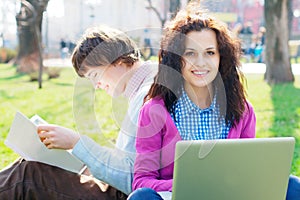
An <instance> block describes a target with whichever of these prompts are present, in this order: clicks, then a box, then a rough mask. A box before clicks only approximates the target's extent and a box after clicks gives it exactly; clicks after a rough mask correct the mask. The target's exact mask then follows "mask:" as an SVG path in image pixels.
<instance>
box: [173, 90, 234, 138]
mask: <svg viewBox="0 0 300 200" xmlns="http://www.w3.org/2000/svg"><path fill="white" fill-rule="evenodd" d="M172 109H173V110H174V113H175V116H174V114H173V113H171V116H172V119H173V121H174V122H175V125H176V127H177V129H178V131H179V133H180V136H181V138H182V139H183V140H212V139H226V138H227V135H228V132H229V130H230V127H231V125H230V124H229V125H226V123H225V118H224V117H222V118H221V119H219V116H220V108H219V105H217V103H216V95H215V96H214V98H213V101H212V103H211V105H210V107H208V108H206V109H201V108H199V107H198V106H197V105H196V104H194V103H193V102H192V101H191V100H190V98H189V97H188V95H187V93H186V92H185V91H183V93H182V96H181V97H180V98H179V99H178V100H177V102H176V104H174V105H173V107H172Z"/></svg>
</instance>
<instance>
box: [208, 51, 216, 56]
mask: <svg viewBox="0 0 300 200" xmlns="http://www.w3.org/2000/svg"><path fill="white" fill-rule="evenodd" d="M207 54H208V55H215V52H214V51H208V52H207Z"/></svg>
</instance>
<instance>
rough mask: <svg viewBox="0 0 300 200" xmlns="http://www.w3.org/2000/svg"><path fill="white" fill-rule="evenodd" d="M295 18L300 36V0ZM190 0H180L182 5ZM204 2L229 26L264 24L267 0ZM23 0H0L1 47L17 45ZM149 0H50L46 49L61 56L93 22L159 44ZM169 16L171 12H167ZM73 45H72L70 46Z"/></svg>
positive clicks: (161, 1) (159, 4)
mask: <svg viewBox="0 0 300 200" xmlns="http://www.w3.org/2000/svg"><path fill="white" fill-rule="evenodd" d="M292 1H293V2H292V4H293V8H294V10H293V15H294V19H293V22H292V36H293V37H294V38H295V39H300V1H299V0H292ZM168 2H169V0H152V3H153V6H154V7H156V8H157V9H158V11H159V12H160V13H161V15H162V16H163V15H164V14H163V13H164V12H167V9H166V8H167V6H168ZM186 2H187V0H181V4H182V6H185V5H186ZM201 2H202V4H203V5H204V6H205V7H207V8H208V9H209V10H210V11H211V12H213V13H215V15H216V16H217V17H220V19H221V20H223V21H225V22H226V23H227V24H228V25H229V26H230V27H232V28H233V27H234V26H235V25H236V24H237V23H241V24H244V23H251V25H252V31H253V32H254V33H257V32H258V30H259V27H260V26H263V25H264V16H263V12H264V7H263V6H264V0H218V1H215V0H203V1H201ZM19 5H20V1H15V0H1V4H0V47H2V46H5V47H8V48H16V46H17V44H18V41H17V31H16V30H17V28H16V20H15V13H16V11H17V9H18V7H19ZM147 6H148V2H147V0H126V1H124V0H49V3H48V7H47V11H46V12H45V14H44V19H43V27H42V37H43V38H42V40H43V46H44V50H45V53H46V54H48V55H49V56H59V49H60V41H61V39H64V40H65V41H66V42H69V43H70V44H71V48H72V45H73V46H74V43H75V42H76V41H77V40H78V39H79V37H80V36H81V34H82V33H83V31H84V30H85V29H86V28H87V27H90V26H93V25H99V24H107V25H109V26H112V27H115V28H118V29H121V30H123V31H128V32H127V33H128V34H129V35H131V36H132V37H133V38H134V39H135V40H136V41H137V42H138V43H139V44H140V45H143V42H144V41H149V40H150V41H151V45H153V46H154V47H155V48H158V44H159V40H160V34H161V30H160V28H161V22H160V21H159V19H158V17H157V16H156V14H155V13H154V12H153V11H152V10H150V9H147V8H146V7H147ZM166 16H167V17H168V16H169V13H167V15H166ZM71 48H70V49H71Z"/></svg>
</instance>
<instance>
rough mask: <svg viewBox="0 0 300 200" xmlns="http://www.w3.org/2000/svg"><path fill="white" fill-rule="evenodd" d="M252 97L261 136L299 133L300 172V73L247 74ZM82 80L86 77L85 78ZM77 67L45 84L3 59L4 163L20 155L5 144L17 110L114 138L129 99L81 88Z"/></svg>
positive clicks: (101, 139)
mask: <svg viewBox="0 0 300 200" xmlns="http://www.w3.org/2000/svg"><path fill="white" fill-rule="evenodd" d="M246 78H247V86H246V88H247V93H248V99H249V101H250V102H251V103H252V105H253V107H254V110H255V113H256V118H257V127H256V132H257V133H256V134H257V137H279V136H294V137H295V138H296V148H295V154H294V160H293V165H292V169H291V172H292V173H293V174H295V175H298V176H300V167H299V165H300V155H299V152H300V103H299V102H300V76H296V77H295V78H296V81H295V83H294V84H283V85H276V86H269V85H268V84H266V83H265V82H264V81H263V75H262V74H247V75H246ZM80 80H82V79H80ZM77 83H78V78H77V75H76V73H75V72H74V70H73V69H72V68H64V69H62V71H61V75H60V77H59V78H57V79H50V80H48V79H47V76H45V77H43V88H42V89H38V83H37V82H30V81H29V77H28V76H26V75H17V74H16V73H15V68H14V67H12V66H9V65H3V64H2V65H0V101H1V104H0V115H1V118H0V169H1V168H3V167H5V166H6V165H7V164H8V163H10V162H11V161H13V160H15V159H16V158H17V155H16V154H15V153H14V152H13V151H12V150H10V149H9V148H7V147H6V146H5V145H4V140H5V138H6V135H7V133H8V132H9V128H10V125H11V123H12V120H13V118H14V115H15V112H16V111H18V110H19V111H21V112H22V113H24V114H25V115H26V116H28V117H31V116H33V115H34V114H38V115H40V116H41V117H42V118H44V119H45V120H46V121H48V122H49V123H54V124H59V125H62V126H65V127H69V128H72V129H76V130H77V131H78V132H80V133H81V134H86V135H88V136H90V137H91V138H93V139H94V140H95V141H97V142H98V143H100V144H107V141H108V142H109V143H114V141H115V139H116V137H117V133H118V131H119V128H120V124H121V121H122V119H123V117H124V114H125V111H126V108H127V104H125V103H124V102H125V101H123V100H116V99H112V98H111V97H110V96H108V95H107V94H106V93H105V92H103V91H100V90H99V91H95V90H94V89H93V88H92V86H91V84H90V83H86V84H87V85H85V86H84V87H83V89H84V90H80V89H81V88H80V86H78V85H76V84H77Z"/></svg>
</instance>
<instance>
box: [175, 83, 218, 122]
mask: <svg viewBox="0 0 300 200" xmlns="http://www.w3.org/2000/svg"><path fill="white" fill-rule="evenodd" d="M182 90H183V91H182V95H181V96H180V97H179V99H178V101H177V103H176V105H175V110H176V109H181V110H182V112H180V113H181V115H180V116H176V117H179V118H182V117H185V116H186V115H188V114H189V113H190V112H193V111H197V112H199V113H203V112H210V111H215V110H216V104H217V95H216V94H217V93H216V92H215V95H214V98H213V100H212V103H211V104H210V106H209V107H208V108H205V109H201V108H199V107H198V106H197V105H196V104H195V103H194V102H193V101H192V100H191V99H190V98H189V96H188V95H187V93H186V92H185V90H184V89H182ZM175 113H178V112H176V111H175Z"/></svg>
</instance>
